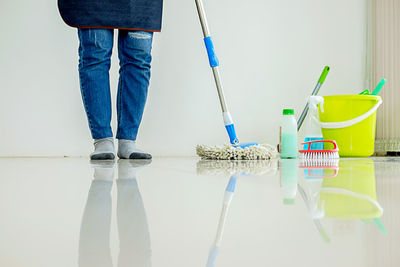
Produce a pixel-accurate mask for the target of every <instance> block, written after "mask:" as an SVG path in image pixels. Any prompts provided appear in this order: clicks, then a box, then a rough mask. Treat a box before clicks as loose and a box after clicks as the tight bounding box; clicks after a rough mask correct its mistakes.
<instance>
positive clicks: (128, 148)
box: [118, 139, 151, 159]
mask: <svg viewBox="0 0 400 267" xmlns="http://www.w3.org/2000/svg"><path fill="white" fill-rule="evenodd" d="M118 157H119V158H121V159H151V155H150V154H149V153H146V152H143V151H142V150H140V149H138V148H137V147H136V142H135V141H133V140H127V139H118Z"/></svg>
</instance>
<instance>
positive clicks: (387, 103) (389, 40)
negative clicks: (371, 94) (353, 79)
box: [366, 0, 400, 153]
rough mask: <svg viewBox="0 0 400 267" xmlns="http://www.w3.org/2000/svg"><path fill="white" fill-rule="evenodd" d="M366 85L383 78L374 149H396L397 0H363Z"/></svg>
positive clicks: (399, 133) (399, 121)
mask: <svg viewBox="0 0 400 267" xmlns="http://www.w3.org/2000/svg"><path fill="white" fill-rule="evenodd" d="M367 1H368V5H367V7H368V8H367V11H368V20H367V21H368V25H367V29H368V30H367V57H366V74H367V75H366V76H367V79H366V85H367V86H369V88H370V89H373V88H374V87H375V86H376V84H378V82H379V81H380V80H381V79H382V78H386V79H387V83H386V85H385V87H384V89H382V91H381V92H380V93H379V95H381V96H382V98H383V105H382V107H381V108H379V111H378V118H377V125H376V146H375V151H376V152H377V153H386V152H400V103H399V100H400V92H399V89H400V52H399V49H400V0H367Z"/></svg>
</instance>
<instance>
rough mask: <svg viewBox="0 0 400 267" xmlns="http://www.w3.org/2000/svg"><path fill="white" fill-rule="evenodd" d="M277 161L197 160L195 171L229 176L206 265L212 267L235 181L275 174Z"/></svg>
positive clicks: (202, 173) (219, 244)
mask: <svg viewBox="0 0 400 267" xmlns="http://www.w3.org/2000/svg"><path fill="white" fill-rule="evenodd" d="M276 163H277V162H275V161H265V160H243V161H237V160H235V161H229V160H225V161H212V160H200V161H199V162H197V173H198V174H200V175H207V176H209V175H221V174H222V175H226V176H229V177H230V178H229V183H228V185H227V186H226V189H225V193H224V197H223V202H222V209H221V214H220V217H219V220H218V227H217V233H216V235H215V239H214V242H213V244H212V246H211V248H210V251H209V253H208V259H207V264H206V267H214V266H215V263H216V260H217V256H218V254H219V250H220V247H221V244H222V237H223V234H224V228H225V224H226V220H227V216H228V211H229V207H230V205H231V202H232V199H233V195H234V193H235V188H236V183H237V180H238V178H240V177H241V176H260V175H264V174H267V173H268V174H275V173H276V171H277V165H276Z"/></svg>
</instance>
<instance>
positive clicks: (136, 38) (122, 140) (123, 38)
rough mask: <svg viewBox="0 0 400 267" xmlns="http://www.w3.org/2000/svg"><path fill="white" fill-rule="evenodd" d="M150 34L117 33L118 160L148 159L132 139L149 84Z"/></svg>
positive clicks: (141, 113) (120, 31) (139, 120)
mask: <svg viewBox="0 0 400 267" xmlns="http://www.w3.org/2000/svg"><path fill="white" fill-rule="evenodd" d="M152 42H153V33H152V32H145V31H126V30H119V33H118V56H119V60H120V70H119V73H120V77H119V84H118V94H117V114H118V116H117V118H118V129H117V136H116V137H117V139H118V157H120V158H123V159H150V158H151V155H150V154H148V153H145V152H143V151H141V150H139V149H137V148H136V143H135V141H136V137H137V133H138V129H139V125H140V122H141V120H142V115H143V110H144V106H145V104H146V98H147V90H148V87H149V81H150V67H151V59H152V57H151V48H152Z"/></svg>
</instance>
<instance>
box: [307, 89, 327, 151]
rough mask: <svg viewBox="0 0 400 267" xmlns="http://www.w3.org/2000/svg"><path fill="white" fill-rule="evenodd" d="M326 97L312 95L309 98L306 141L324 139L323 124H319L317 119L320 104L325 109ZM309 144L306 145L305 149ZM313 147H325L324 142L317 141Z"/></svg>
mask: <svg viewBox="0 0 400 267" xmlns="http://www.w3.org/2000/svg"><path fill="white" fill-rule="evenodd" d="M323 103H324V98H323V97H322V96H310V98H309V99H308V105H309V110H310V112H309V114H308V125H307V126H308V127H307V133H306V137H305V139H304V142H310V141H320V140H324V138H323V137H322V132H321V126H320V125H319V123H318V121H317V119H318V118H319V116H318V104H321V105H320V106H321V110H323ZM307 148H308V146H307V145H304V149H307ZM311 149H324V143H316V144H312V145H311Z"/></svg>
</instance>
